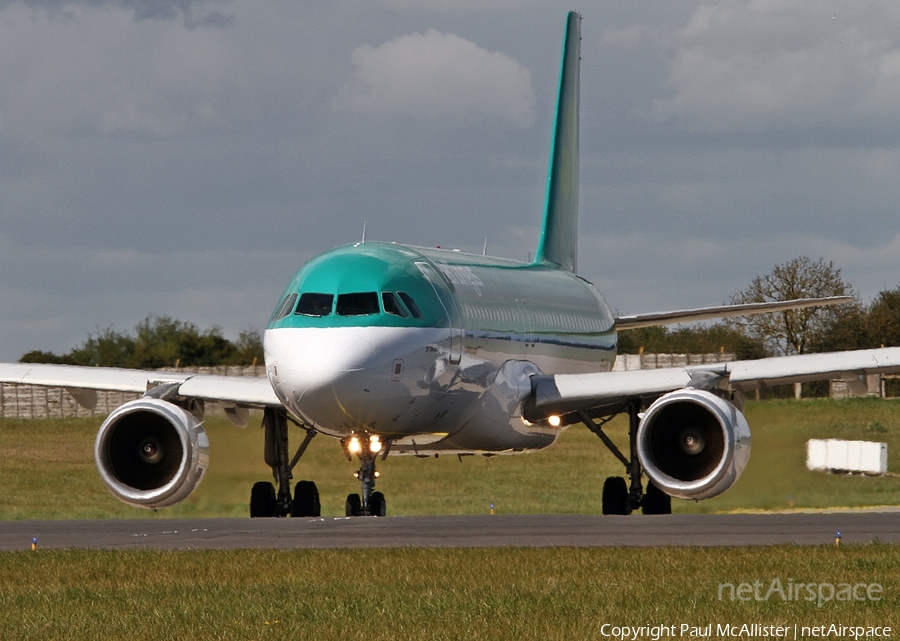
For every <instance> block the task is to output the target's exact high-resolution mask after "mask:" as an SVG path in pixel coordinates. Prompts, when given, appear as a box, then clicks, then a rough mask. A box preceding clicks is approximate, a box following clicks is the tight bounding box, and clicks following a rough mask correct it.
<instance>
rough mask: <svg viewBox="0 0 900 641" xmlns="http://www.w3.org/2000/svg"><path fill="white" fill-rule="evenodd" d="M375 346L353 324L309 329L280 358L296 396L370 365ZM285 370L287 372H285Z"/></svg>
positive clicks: (330, 383) (373, 356) (373, 358)
mask: <svg viewBox="0 0 900 641" xmlns="http://www.w3.org/2000/svg"><path fill="white" fill-rule="evenodd" d="M376 357H377V353H376V349H375V346H374V345H373V344H372V342H371V341H369V340H368V339H367V338H366V337H365V336H364V335H363V334H362V332H360V331H359V330H358V329H356V328H340V329H331V330H326V331H323V332H308V333H304V335H303V336H301V337H298V338H297V339H296V340H295V341H294V342H293V344H292V345H291V347H290V350H289V353H288V357H287V358H286V359H284V358H283V359H282V361H281V362H282V364H283V366H286V368H287V370H288V372H289V374H288V375H289V377H290V379H291V382H292V383H293V387H294V388H295V390H296V391H297V392H299V396H301V397H302V396H303V395H305V394H307V393H309V392H313V391H316V390H318V389H321V388H323V387H328V386H331V385H332V384H334V383H335V382H336V381H337V380H338V379H340V378H341V377H343V376H345V375H347V374H348V373H350V372H356V371H359V370H362V369H365V368H366V367H369V366H371V364H372V363H373V362H374V360H375V358H376ZM286 373H287V372H286Z"/></svg>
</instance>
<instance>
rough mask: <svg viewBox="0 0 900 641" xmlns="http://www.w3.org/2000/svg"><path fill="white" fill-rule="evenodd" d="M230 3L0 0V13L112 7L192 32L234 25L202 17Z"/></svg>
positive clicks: (217, 15)
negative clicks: (24, 9) (180, 24)
mask: <svg viewBox="0 0 900 641" xmlns="http://www.w3.org/2000/svg"><path fill="white" fill-rule="evenodd" d="M230 2H231V0H0V11H2V10H3V9H5V8H6V7H9V6H11V5H15V4H21V5H25V6H27V7H31V8H33V9H43V10H45V11H47V12H48V13H58V12H61V11H65V10H66V9H68V8H71V7H78V6H82V7H89V8H102V7H114V8H119V9H126V10H131V11H134V19H135V20H137V21H140V20H176V19H178V18H179V17H181V18H182V19H183V20H184V26H185V27H186V28H188V29H194V28H196V27H201V26H211V27H228V26H230V25H231V24H232V23H233V22H234V17H233V16H226V15H224V14H222V13H220V12H218V11H210V12H208V13H204V9H205V8H206V7H207V6H209V5H222V4H230Z"/></svg>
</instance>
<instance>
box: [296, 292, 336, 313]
mask: <svg viewBox="0 0 900 641" xmlns="http://www.w3.org/2000/svg"><path fill="white" fill-rule="evenodd" d="M333 300H334V294H312V293H310V292H307V293H305V294H303V295H302V296H300V302H299V303H297V311H296V312H295V313H296V314H303V315H304V316H328V315H329V314H330V313H331V303H332V301H333Z"/></svg>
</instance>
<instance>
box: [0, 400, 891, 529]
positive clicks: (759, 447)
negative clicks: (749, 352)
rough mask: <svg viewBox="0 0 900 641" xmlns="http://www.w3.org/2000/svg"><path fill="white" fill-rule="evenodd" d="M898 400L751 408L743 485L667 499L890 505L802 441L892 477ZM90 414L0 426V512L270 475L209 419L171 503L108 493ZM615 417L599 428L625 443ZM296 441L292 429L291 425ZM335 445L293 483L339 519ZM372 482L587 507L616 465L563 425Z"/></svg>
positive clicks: (401, 507)
mask: <svg viewBox="0 0 900 641" xmlns="http://www.w3.org/2000/svg"><path fill="white" fill-rule="evenodd" d="M898 403H900V402H898V401H885V400H881V399H851V400H843V401H834V400H827V399H817V400H804V401H794V400H789V401H764V402H757V403H749V404H748V406H747V411H746V414H747V418H748V420H749V422H750V426H751V429H752V431H753V452H752V455H751V457H750V463H749V465H748V467H747V470H746V471H745V472H744V475H743V476H742V477H741V479H740V480H739V481H738V482H737V483H736V484H735V486H734V487H732V488H731V489H730V490H729V491H727V492H725V493H724V494H722V495H720V496H719V497H716V498H714V499H711V500H707V501H702V502H699V503H692V502H686V501H673V508H674V510H675V511H679V512H729V511H735V510H751V509H762V510H780V509H789V508H791V507H793V508H826V507H836V506H870V505H896V504H900V478H893V477H883V478H871V477H863V476H839V475H833V476H832V475H827V474H822V473H819V472H809V471H807V470H806V468H805V456H806V447H805V444H806V440H807V439H809V438H829V437H834V438H844V439H854V440H855V439H859V440H873V441H886V442H887V443H888V452H889V455H890V457H891V459H890V460H891V464H890V468H891V470H892V471H894V472H900V459H898V458H897V457H898V456H900V454H898V453H900V404H898ZM99 423H100V421H99V420H98V419H67V420H58V419H55V420H20V421H17V420H12V419H3V420H0V487H2V488H3V492H0V519H3V520H9V519H47V518H50V519H58V518H109V517H116V518H138V517H150V518H153V517H181V516H185V517H187V516H191V517H194V516H246V515H247V514H248V513H249V508H248V502H249V493H250V487H251V486H252V484H253V483H254V482H255V481H257V480H264V479H267V478H270V476H271V475H270V472H269V470H268V468H267V467H266V466H265V464H264V463H263V460H262V448H263V440H262V431H261V430H260V429H258V427H257V426H258V421H256V422H252V423H251V425H253V426H252V427H248V428H247V429H240V428H236V427H234V426H233V425H231V424H230V423H229V422H228V421H226V420H224V419H219V418H216V417H210V418H208V420H207V422H206V428H207V432H208V434H209V436H210V441H211V451H210V469H209V472H208V473H207V476H206V478H205V479H204V481H203V483H202V484H201V486H200V487H199V488H198V490H197V491H196V492H195V493H194V494H193V495H192V496H191V497H189V498H188V499H187V500H186V501H184V502H183V503H181V504H179V505H177V506H175V507H172V508H167V509H164V510H160V511H158V512H151V511H147V510H139V509H135V508H131V507H129V506H127V505H124V504H123V503H120V502H119V501H118V500H116V499H115V498H113V497H112V495H111V494H109V492H107V490H106V488H105V487H104V486H103V484H102V482H101V481H100V479H99V477H98V476H97V473H96V470H95V468H94V462H93V443H94V437H95V434H96V431H97V428H98V427H99ZM625 429H626V424H625V422H624V421H621V420H617V421H615V422H614V423H613V425H612V426H611V428H610V433H611V434H612V435H613V437H614V440H616V441H617V442H618V443H619V444H620V446H622V447H624V445H625V443H626V442H627V439H626V438H625ZM294 437H295V442H296V437H299V431H297V432H295V433H294ZM355 469H356V465H355V464H354V463H351V462H349V461H347V459H346V458H345V457H344V455H343V452H342V451H341V449H340V446H339V444H338V442H337V441H336V440H334V439H330V438H328V437H325V436H318V437H317V438H316V439H315V440H313V442H312V444H311V445H310V447H309V450H308V451H307V454H306V455H305V456H304V458H303V459H302V461H301V463H300V465H299V466H298V468H297V470H296V478H297V479H299V478H309V479H313V480H315V481H316V483H317V484H318V486H319V490H320V492H321V495H322V506H323V513H324V514H325V515H335V516H336V515H341V514H343V509H344V498H345V497H346V495H347V493H349V492H355V491H358V485H357V483H356V481H355V479H354V478H353V476H352V474H353V472H354V470H355ZM379 469H380V470H381V472H382V475H381V478H380V479H379V481H378V489H379V490H381V491H383V492H384V493H385V495H386V496H387V500H388V513H389V514H393V515H398V514H404V515H414V514H476V513H485V512H488V511H489V509H490V505H491V504H492V503H493V504H494V505H495V509H496V511H497V512H498V513H541V512H545V513H547V512H562V513H598V512H599V511H600V488H601V486H602V483H603V480H604V479H605V478H606V477H607V476H609V475H613V474H621V473H622V472H621V469H620V466H619V465H618V463H617V462H616V461H615V459H614V458H613V457H612V455H610V454H609V453H608V452H607V451H606V450H605V448H604V447H603V445H602V444H601V443H600V441H599V439H597V437H595V436H594V435H593V434H591V433H590V432H588V431H587V430H586V429H584V428H583V427H572V428H570V429H568V430H566V431H565V432H564V433H563V435H562V437H561V439H560V442H559V443H558V444H557V445H555V446H554V447H552V448H550V449H548V450H547V451H545V452H539V453H536V454H528V455H519V456H499V457H494V458H489V459H488V458H483V457H464V458H463V459H462V461H460V460H458V459H457V458H456V457H441V458H439V459H437V460H435V459H434V458H430V459H416V458H411V457H399V456H397V457H389V458H388V459H387V460H386V461H385V462H383V463H380V464H379Z"/></svg>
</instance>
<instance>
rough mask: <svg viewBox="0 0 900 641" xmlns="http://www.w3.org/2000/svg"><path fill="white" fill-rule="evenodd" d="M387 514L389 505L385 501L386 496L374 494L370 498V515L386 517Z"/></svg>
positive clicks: (378, 493) (379, 493)
mask: <svg viewBox="0 0 900 641" xmlns="http://www.w3.org/2000/svg"><path fill="white" fill-rule="evenodd" d="M386 513H387V503H385V500H384V494H382V493H381V492H372V496H370V497H369V514H371V515H372V516H384V515H385V514H386Z"/></svg>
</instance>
